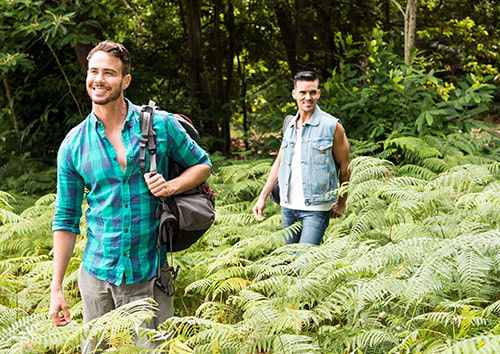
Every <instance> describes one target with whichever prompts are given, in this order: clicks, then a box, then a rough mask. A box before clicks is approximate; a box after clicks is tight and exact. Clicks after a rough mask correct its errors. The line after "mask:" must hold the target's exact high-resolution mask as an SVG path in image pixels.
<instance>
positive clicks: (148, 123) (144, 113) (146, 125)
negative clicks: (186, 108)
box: [139, 101, 179, 296]
mask: <svg viewBox="0 0 500 354" xmlns="http://www.w3.org/2000/svg"><path fill="white" fill-rule="evenodd" d="M155 111H156V103H155V102H154V101H149V103H148V104H147V105H144V106H142V107H141V111H140V114H139V122H140V126H141V139H140V141H139V146H140V154H139V168H140V172H141V173H144V172H145V170H146V147H147V150H148V152H149V160H150V161H149V172H150V173H156V172H157V168H156V132H155V130H154V126H153V116H154V114H155ZM160 199H162V198H160ZM162 202H163V200H162ZM156 248H157V251H158V269H157V277H156V279H155V284H156V286H158V288H160V290H161V291H163V292H164V293H165V294H167V295H168V296H174V294H175V288H174V286H173V283H172V281H173V280H175V278H177V274H178V271H179V269H178V268H179V267H177V269H176V268H174V267H172V266H171V265H170V264H173V259H171V261H170V264H169V262H168V256H167V258H166V259H165V265H166V266H167V269H166V271H167V272H168V273H170V275H169V277H168V278H169V279H167V280H165V279H162V278H161V269H162V264H161V249H162V247H161V242H160V235H159V233H158V235H157V239H156ZM171 254H172V253H171Z"/></svg>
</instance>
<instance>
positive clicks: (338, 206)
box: [330, 202, 345, 218]
mask: <svg viewBox="0 0 500 354" xmlns="http://www.w3.org/2000/svg"><path fill="white" fill-rule="evenodd" d="M344 211H345V204H344V203H339V202H336V203H335V204H333V207H332V212H331V213H330V217H331V218H340V217H341V216H342V215H344Z"/></svg>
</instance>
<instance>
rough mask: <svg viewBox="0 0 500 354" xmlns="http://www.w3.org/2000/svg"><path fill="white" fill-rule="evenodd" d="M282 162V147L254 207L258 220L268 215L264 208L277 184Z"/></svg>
mask: <svg viewBox="0 0 500 354" xmlns="http://www.w3.org/2000/svg"><path fill="white" fill-rule="evenodd" d="M280 163H281V148H280V150H279V152H278V156H277V157H276V160H274V163H273V165H272V166H271V171H270V172H269V176H268V177H267V181H266V184H265V185H264V188H262V191H261V192H260V195H259V199H258V200H257V203H255V206H254V207H253V209H252V210H253V213H254V215H255V217H256V218H257V219H258V220H262V219H264V218H265V217H266V215H265V214H264V208H265V206H266V201H267V197H268V196H269V194H271V191H272V190H273V187H274V185H275V184H276V181H277V180H278V170H279V168H280Z"/></svg>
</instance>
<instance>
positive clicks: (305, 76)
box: [293, 71, 319, 87]
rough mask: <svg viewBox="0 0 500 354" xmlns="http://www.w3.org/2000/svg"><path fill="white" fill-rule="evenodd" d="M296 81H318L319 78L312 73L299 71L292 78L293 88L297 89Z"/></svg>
mask: <svg viewBox="0 0 500 354" xmlns="http://www.w3.org/2000/svg"><path fill="white" fill-rule="evenodd" d="M297 81H318V84H319V77H318V75H317V74H316V73H315V72H314V71H301V72H298V73H297V74H295V76H294V77H293V87H297Z"/></svg>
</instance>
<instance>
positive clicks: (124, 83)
mask: <svg viewBox="0 0 500 354" xmlns="http://www.w3.org/2000/svg"><path fill="white" fill-rule="evenodd" d="M131 81H132V75H130V74H127V75H125V76H124V77H123V80H122V89H124V90H125V89H126V88H127V87H128V86H129V85H130V82H131Z"/></svg>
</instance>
